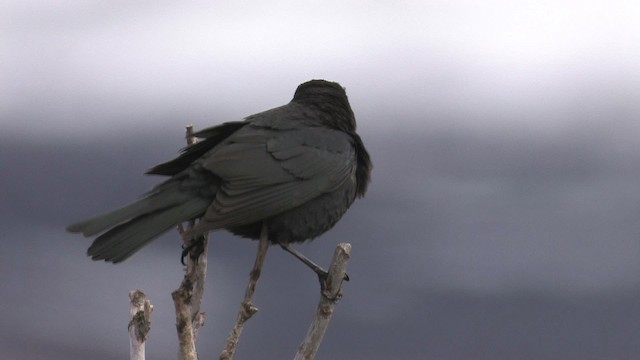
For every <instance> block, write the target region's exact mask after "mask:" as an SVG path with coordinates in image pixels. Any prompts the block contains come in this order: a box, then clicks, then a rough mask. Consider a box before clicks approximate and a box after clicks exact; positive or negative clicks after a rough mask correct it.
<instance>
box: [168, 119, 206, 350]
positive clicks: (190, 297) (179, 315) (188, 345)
mask: <svg viewBox="0 0 640 360" xmlns="http://www.w3.org/2000/svg"><path fill="white" fill-rule="evenodd" d="M186 129H187V131H186V138H187V145H188V146H190V145H193V144H195V143H196V139H195V137H194V136H193V125H187V127H186ZM194 226H195V221H193V220H192V221H189V223H188V225H187V230H185V229H184V227H183V226H182V224H180V225H178V232H179V233H180V236H181V238H183V240H185V239H184V236H183V235H184V234H185V232H188V231H190V230H191V229H193V227H194ZM188 240H189V241H195V239H188ZM202 241H203V243H202V248H201V249H200V250H201V252H200V253H199V254H198V256H197V257H196V258H193V257H192V256H191V254H187V256H186V258H187V264H186V269H185V274H184V278H183V279H182V283H181V284H180V287H179V288H178V289H177V290H175V291H174V292H172V293H171V297H172V298H173V302H174V305H175V308H176V329H177V331H178V340H179V344H180V352H179V356H180V359H182V360H196V359H197V357H198V354H197V351H196V345H195V342H196V339H197V336H198V331H199V330H200V328H201V327H202V326H203V325H204V318H205V313H203V312H200V305H201V304H202V296H203V294H204V283H205V280H206V275H207V250H208V241H207V236H206V235H204V236H203V239H202ZM189 245H191V244H189V243H186V244H185V246H189Z"/></svg>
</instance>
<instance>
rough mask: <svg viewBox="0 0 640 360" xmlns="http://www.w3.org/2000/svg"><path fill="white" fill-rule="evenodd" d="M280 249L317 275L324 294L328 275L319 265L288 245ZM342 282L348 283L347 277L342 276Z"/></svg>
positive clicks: (282, 245)
mask: <svg viewBox="0 0 640 360" xmlns="http://www.w3.org/2000/svg"><path fill="white" fill-rule="evenodd" d="M279 245H280V247H281V248H283V249H284V250H285V251H286V252H288V253H289V254H291V255H293V256H294V257H295V258H296V259H298V260H300V261H302V263H303V264H305V265H307V267H309V268H310V269H311V270H313V272H315V273H316V275H318V280H319V281H320V290H322V292H323V293H324V292H325V290H326V288H327V285H326V284H327V277H328V276H329V273H328V272H327V271H326V270H325V269H323V268H322V267H321V266H320V265H318V264H316V263H315V262H313V261H312V260H310V259H309V258H308V257H306V256H304V255H303V254H302V253H300V252H299V251H297V250H296V249H294V248H292V247H291V246H289V244H279ZM343 280H344V281H349V275H347V274H344V279H343Z"/></svg>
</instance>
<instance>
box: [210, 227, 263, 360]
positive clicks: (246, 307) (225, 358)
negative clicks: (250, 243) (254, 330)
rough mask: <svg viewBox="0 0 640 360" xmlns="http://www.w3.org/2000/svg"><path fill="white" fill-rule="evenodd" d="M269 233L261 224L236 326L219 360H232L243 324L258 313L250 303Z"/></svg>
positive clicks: (258, 276) (260, 270)
mask: <svg viewBox="0 0 640 360" xmlns="http://www.w3.org/2000/svg"><path fill="white" fill-rule="evenodd" d="M268 236H269V231H268V228H267V222H266V221H263V222H262V230H261V231H260V243H259V245H258V253H257V254H256V260H255V263H254V264H253V269H252V270H251V272H250V273H249V284H248V285H247V290H246V291H245V293H244V300H242V303H241V304H240V310H238V316H237V317H236V324H235V325H234V326H233V329H231V332H230V333H229V336H228V337H227V345H226V347H225V349H224V350H223V351H222V353H220V357H219V360H232V359H233V355H234V353H235V351H236V347H237V345H238V341H239V340H240V334H241V333H242V329H243V327H244V323H245V322H246V321H247V320H249V319H250V318H251V317H252V316H253V314H255V313H256V312H258V308H257V307H255V306H254V305H253V303H252V302H251V301H252V299H253V293H254V292H255V290H256V284H257V283H258V279H259V278H260V273H261V272H262V265H263V264H264V258H265V256H266V255H267V250H268V249H269V238H268Z"/></svg>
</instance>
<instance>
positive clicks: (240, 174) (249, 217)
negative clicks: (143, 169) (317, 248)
mask: <svg viewBox="0 0 640 360" xmlns="http://www.w3.org/2000/svg"><path fill="white" fill-rule="evenodd" d="M220 145H221V146H218V147H217V148H216V149H214V150H213V151H212V152H210V153H209V154H207V156H206V158H203V159H202V162H201V164H202V166H203V167H204V168H206V169H207V170H209V171H211V172H213V173H214V174H216V175H217V176H219V177H220V178H221V179H222V186H221V187H220V190H219V191H218V193H217V194H216V199H215V200H214V202H213V203H212V204H211V206H209V208H208V210H207V212H206V214H205V216H204V218H203V220H204V221H206V222H207V223H208V226H207V227H209V228H211V229H219V228H225V227H233V226H242V225H246V224H251V223H255V222H257V221H260V220H262V219H266V218H269V217H271V216H274V215H277V214H279V213H282V212H284V211H287V210H291V209H293V208H295V207H297V206H300V205H302V204H304V203H305V202H307V201H309V200H311V199H313V198H315V197H317V196H320V195H322V194H324V193H327V192H331V191H334V190H335V189H337V188H338V187H339V186H340V185H342V184H343V183H344V182H345V181H347V180H348V179H349V178H350V177H351V176H354V173H355V167H356V164H355V150H354V147H353V145H352V140H351V138H350V136H349V135H347V134H345V133H343V132H340V131H336V130H331V129H327V128H323V127H299V128H292V129H288V130H274V129H272V128H268V127H263V126H259V125H249V126H246V127H244V128H242V129H240V130H239V131H237V132H236V133H234V134H233V135H231V136H230V137H229V138H228V139H226V140H225V142H224V143H222V144H220Z"/></svg>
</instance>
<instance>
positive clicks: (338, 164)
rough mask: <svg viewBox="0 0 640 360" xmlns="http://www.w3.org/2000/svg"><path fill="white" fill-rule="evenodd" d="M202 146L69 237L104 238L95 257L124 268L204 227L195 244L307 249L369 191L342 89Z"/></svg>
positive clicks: (331, 85)
mask: <svg viewBox="0 0 640 360" xmlns="http://www.w3.org/2000/svg"><path fill="white" fill-rule="evenodd" d="M194 136H195V137H196V138H198V139H199V141H198V142H196V143H194V144H192V145H188V146H187V147H185V148H183V149H182V151H181V153H180V154H179V155H178V156H177V157H176V158H175V159H173V160H170V161H167V162H165V163H162V164H159V165H157V166H155V167H153V168H151V169H150V170H148V171H147V172H146V174H150V175H161V176H167V177H168V178H167V179H166V180H164V181H163V182H161V183H159V184H158V185H156V186H155V187H153V188H152V189H151V190H150V191H149V192H147V193H146V194H144V195H143V196H142V197H141V198H139V199H138V200H136V201H134V202H132V203H129V204H128V205H125V206H123V207H121V208H119V209H116V210H113V211H109V212H106V213H104V214H101V215H98V216H95V217H91V218H88V219H85V220H82V221H79V222H76V223H73V224H71V225H69V226H68V227H67V229H66V230H67V231H69V232H71V233H81V234H82V235H84V236H85V237H94V236H96V238H95V239H94V240H93V243H92V244H91V246H90V247H89V248H88V250H87V255H88V256H90V257H91V258H92V259H93V260H104V261H106V262H111V263H119V262H122V261H124V260H126V259H127V258H129V257H130V256H132V255H133V254H134V253H136V252H137V251H138V250H140V249H141V248H142V247H144V246H145V245H146V244H148V243H149V242H151V241H152V240H154V239H156V238H157V237H159V236H160V235H162V234H163V233H165V232H167V231H168V230H170V229H172V228H175V227H176V226H178V225H179V224H182V223H183V222H185V221H195V220H196V219H197V220H198V221H197V223H195V225H194V226H193V227H192V228H191V229H190V230H189V231H188V233H187V235H186V236H187V237H189V238H191V239H196V238H197V237H202V236H203V235H204V234H206V233H208V232H210V231H215V230H222V229H224V230H227V231H229V232H231V233H233V234H235V235H238V236H240V237H244V238H249V239H259V238H260V235H261V231H263V230H266V231H267V236H268V239H269V243H270V244H272V245H273V244H279V245H281V246H283V247H285V246H288V245H289V244H292V243H301V242H305V241H308V240H312V239H314V238H317V237H318V236H320V235H321V234H323V233H325V232H326V231H328V230H329V229H331V228H332V227H333V226H334V225H335V224H336V223H337V222H338V221H339V220H340V218H341V217H342V216H343V215H344V214H345V212H346V211H347V209H349V207H350V206H351V205H352V203H353V202H354V200H355V199H356V198H360V197H363V196H364V195H365V193H366V191H367V187H368V185H369V183H370V179H371V171H372V162H371V159H370V156H369V153H368V152H367V150H366V149H365V146H364V144H363V141H362V139H361V138H360V136H359V135H358V134H357V133H356V120H355V116H354V113H353V110H352V109H351V106H350V104H349V101H348V98H347V95H346V92H345V89H344V88H343V87H342V86H341V85H340V84H339V83H337V82H331V81H327V80H310V81H307V82H305V83H302V84H300V85H299V86H298V87H297V89H296V91H295V93H294V95H293V99H292V100H291V101H290V102H289V103H287V104H286V105H283V106H279V107H275V108H273V109H270V110H267V111H263V112H260V113H257V114H254V115H250V116H248V117H246V118H244V119H243V120H240V121H230V122H225V123H222V124H220V125H217V126H213V127H209V128H205V129H203V130H201V131H198V132H196V133H194ZM263 226H264V227H263ZM183 256H184V254H183Z"/></svg>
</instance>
